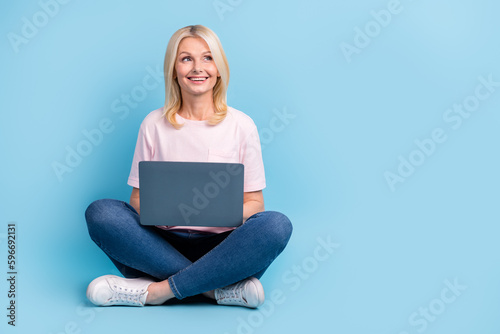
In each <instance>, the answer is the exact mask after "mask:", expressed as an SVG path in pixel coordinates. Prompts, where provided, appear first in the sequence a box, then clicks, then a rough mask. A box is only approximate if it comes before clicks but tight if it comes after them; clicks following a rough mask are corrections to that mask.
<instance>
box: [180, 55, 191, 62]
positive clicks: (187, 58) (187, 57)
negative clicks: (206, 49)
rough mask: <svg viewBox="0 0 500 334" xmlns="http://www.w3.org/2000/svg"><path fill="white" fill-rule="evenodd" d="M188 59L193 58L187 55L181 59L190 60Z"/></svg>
mask: <svg viewBox="0 0 500 334" xmlns="http://www.w3.org/2000/svg"><path fill="white" fill-rule="evenodd" d="M188 60H191V57H189V56H186V57H182V58H181V61H183V62H184V61H188Z"/></svg>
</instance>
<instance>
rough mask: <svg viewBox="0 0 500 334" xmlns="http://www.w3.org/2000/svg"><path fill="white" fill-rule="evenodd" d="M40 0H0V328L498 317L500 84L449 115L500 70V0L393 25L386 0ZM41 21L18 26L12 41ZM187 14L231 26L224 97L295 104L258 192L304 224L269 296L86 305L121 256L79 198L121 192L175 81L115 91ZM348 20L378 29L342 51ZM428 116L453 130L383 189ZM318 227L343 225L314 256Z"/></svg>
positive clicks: (428, 11) (170, 327) (429, 325)
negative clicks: (105, 124)
mask: <svg viewBox="0 0 500 334" xmlns="http://www.w3.org/2000/svg"><path fill="white" fill-rule="evenodd" d="M43 3H44V2H43V1H42V2H41V3H39V2H37V1H31V0H28V1H22V2H5V1H4V2H2V4H1V5H0V7H1V8H0V13H1V14H0V17H1V20H0V32H1V35H2V36H4V37H3V38H2V39H1V40H0V43H1V50H2V52H1V55H0V57H1V59H0V64H1V65H0V66H1V67H2V70H1V73H2V81H1V89H0V99H1V102H2V112H1V115H2V116H1V117H2V120H1V122H0V134H1V140H0V149H1V151H0V152H1V155H2V163H1V167H0V168H1V180H2V181H1V182H0V184H1V185H2V194H1V202H0V203H1V210H0V215H1V216H0V224H1V225H0V268H3V269H2V275H0V278H1V279H0V296H2V297H1V298H0V304H1V305H0V306H1V307H0V309H1V310H3V311H1V312H0V319H3V320H1V323H0V328H1V329H0V331H1V332H2V333H14V332H17V333H21V332H22V333H28V332H33V333H47V334H49V333H54V334H55V333H93V334H95V333H108V332H110V331H112V332H116V333H119V332H123V333H135V332H140V331H141V330H143V329H147V330H148V331H149V330H154V331H155V332H157V333H173V332H180V333H199V332H203V333H230V334H233V333H276V332H280V333H286V332H291V333H303V332H309V333H316V332H320V331H321V332H323V331H324V332H329V333H384V334H404V333H424V332H425V333H429V334H430V333H456V334H458V333H499V331H500V322H499V321H498V318H499V315H500V269H499V268H500V263H499V262H500V261H499V260H500V243H498V241H497V239H498V232H499V228H498V222H499V218H500V213H499V210H498V199H499V196H498V194H499V190H498V189H500V179H499V177H498V171H499V170H500V160H499V159H498V143H499V139H500V132H499V131H498V128H499V121H500V116H499V112H498V111H499V108H500V89H499V87H495V88H494V89H492V92H490V94H489V96H488V98H486V99H484V100H482V101H480V104H479V106H478V107H477V108H475V110H474V111H473V112H471V115H470V117H469V118H467V119H463V123H462V124H461V126H460V127H459V128H458V129H453V127H452V125H453V124H454V123H450V122H446V121H445V120H444V119H443V116H444V115H445V113H446V111H447V110H448V109H449V108H451V107H452V106H453V105H454V104H461V103H463V102H464V101H465V100H466V99H467V98H468V97H470V96H473V95H474V94H475V89H476V87H477V86H478V85H480V84H481V81H480V80H479V79H478V78H479V77H483V78H485V79H487V78H488V77H489V76H491V77H492V80H493V81H495V82H498V81H500V65H499V63H498V59H500V46H499V43H498V36H497V35H498V34H497V33H498V31H499V29H500V21H499V20H498V12H499V10H500V5H499V4H498V2H496V1H493V0H475V1H472V0H466V1H452V0H442V1H429V0H420V1H410V0H401V2H400V5H399V7H398V8H399V12H398V13H397V14H394V13H393V14H391V18H390V19H388V18H387V17H385V19H386V21H385V22H384V26H382V25H381V24H379V23H374V22H376V21H375V18H374V14H373V13H372V12H371V11H375V12H376V13H381V12H380V11H381V10H386V9H387V8H388V6H389V7H390V6H392V5H391V1H386V0H382V1H381V0H376V1H375V0H362V1H355V2H347V1H326V0H323V1H319V0H311V1H274V2H268V1H263V0H254V1H244V0H243V1H238V0H232V1H230V0H220V1H211V0H210V1H185V2H181V1H175V2H173V1H143V2H139V1H123V0H122V1H105V2H103V1H78V0H74V1H70V2H68V3H67V4H60V5H58V8H56V7H54V6H52V7H47V6H43V5H42V4H43ZM47 3H51V2H50V1H47ZM52 3H53V2H52ZM221 3H222V4H225V6H226V7H225V11H223V12H222V11H221V9H219V10H217V9H216V7H217V5H219V6H221V5H220V4H221ZM43 7H46V8H51V9H45V10H44V9H43ZM391 8H392V7H391ZM44 11H45V12H51V13H52V16H49V15H47V14H43V12H44ZM40 13H42V14H40ZM382 13H384V12H382ZM44 15H45V18H48V19H47V20H46V21H45V22H44V20H43V19H44ZM380 15H381V14H380ZM375 16H377V15H375ZM23 18H25V19H23ZM379 19H380V17H379ZM37 20H38V21H37ZM35 21H36V22H38V24H39V25H40V27H38V28H37V30H38V31H36V33H35V32H33V31H31V35H32V36H31V37H30V38H27V40H26V42H27V43H23V44H20V45H17V47H16V46H14V45H13V44H12V43H11V42H10V41H9V36H11V38H12V36H13V35H12V34H17V35H19V36H21V35H22V32H23V26H24V25H27V23H26V22H31V23H34V22H35ZM189 24H203V25H206V26H208V27H210V28H211V29H213V30H214V31H215V32H216V33H217V34H218V36H219V37H220V39H221V41H222V44H223V46H224V49H225V51H226V54H227V57H228V60H229V64H230V68H231V81H230V85H229V93H228V102H229V104H230V105H231V106H233V107H235V108H237V109H240V110H242V111H244V112H245V113H247V114H248V115H250V116H251V117H252V118H253V119H254V121H255V122H256V124H257V126H258V127H259V128H260V129H265V128H270V126H271V124H274V123H272V122H274V121H273V118H275V117H276V110H278V111H281V112H283V111H284V110H286V111H287V113H289V114H292V115H293V116H294V118H290V119H288V124H286V126H284V127H283V128H282V130H280V131H274V132H273V131H271V134H272V137H267V139H266V140H265V141H266V143H265V147H264V150H263V155H264V162H265V168H266V176H267V181H268V187H267V189H266V190H265V192H264V196H265V199H266V208H267V209H270V210H279V211H282V212H284V213H286V214H287V215H288V216H289V217H290V219H291V220H292V222H293V223H294V227H295V230H294V235H293V237H292V239H291V240H290V243H289V246H288V247H287V249H286V250H285V251H284V252H283V253H282V255H281V256H280V257H279V258H278V259H277V260H276V261H275V262H274V264H273V265H272V266H271V268H270V269H269V271H268V272H267V273H266V275H265V276H264V277H263V279H262V281H263V284H264V286H265V289H266V293H267V297H268V299H267V302H266V304H264V307H263V308H262V309H261V310H257V311H256V310H249V309H244V308H238V307H216V306H213V305H210V304H204V303H194V304H180V305H171V306H162V307H146V308H141V309H138V308H125V307H114V308H95V307H92V305H90V303H89V302H88V301H87V300H86V298H85V289H86V287H87V285H88V283H89V282H90V281H91V280H92V279H93V278H95V277H97V276H100V275H103V274H109V273H114V274H116V273H117V271H116V269H114V267H113V266H112V264H111V262H110V261H109V260H108V259H107V258H106V256H105V255H104V254H103V253H102V252H101V251H100V250H99V249H98V248H97V246H95V245H94V244H93V242H92V241H91V240H90V238H89V236H88V233H87V229H86V225H85V220H84V216H83V213H84V210H85V208H86V207H87V205H88V204H89V203H90V202H91V201H93V200H95V199H98V198H105V197H109V198H117V199H121V200H128V198H129V195H130V191H131V189H130V187H129V186H128V185H127V184H126V180H127V177H128V173H129V170H130V165H131V161H132V154H133V150H134V146H135V141H136V138H137V132H138V129H139V125H140V123H141V121H142V119H143V118H144V117H145V116H146V115H147V114H148V113H149V112H150V111H152V110H154V109H156V108H159V107H161V106H162V104H163V102H164V88H163V85H162V84H159V85H158V86H157V87H156V88H155V89H151V90H144V89H143V90H142V91H143V92H146V93H147V94H146V95H144V96H140V98H139V100H140V101H135V102H136V104H135V105H134V107H129V108H128V113H127V114H125V113H121V112H120V113H115V112H114V109H113V103H117V102H115V100H117V99H118V100H120V98H121V97H122V95H127V94H128V95H131V93H132V92H135V94H138V92H139V91H140V90H141V88H137V87H140V86H141V85H142V84H143V79H144V78H145V77H146V76H147V75H148V73H149V72H148V69H153V70H154V69H156V68H160V69H161V68H162V64H163V57H164V52H165V48H166V45H167V42H168V40H169V38H170V36H171V35H172V34H173V33H174V32H175V31H176V30H177V29H179V28H181V27H184V26H186V25H189ZM377 27H378V28H379V29H378V30H377ZM26 29H28V28H24V30H26ZM357 29H360V30H361V31H365V29H368V33H369V34H370V35H371V36H372V37H369V36H368V38H369V43H368V42H367V41H366V39H367V38H366V37H365V40H364V42H365V43H367V44H368V45H363V47H358V48H357V53H353V54H351V55H350V56H346V55H345V54H344V53H343V51H342V45H344V46H345V45H346V44H342V43H348V44H350V45H351V46H353V47H356V44H355V43H356V41H357V42H358V46H359V43H360V41H361V42H363V38H362V37H359V36H357V34H358V35H359V32H358V33H357V32H356V31H359V30H357ZM369 29H372V30H369ZM28 30H29V29H28ZM25 33H27V32H26V31H25ZM365 33H366V32H365ZM9 34H10V35H9ZM16 50H17V52H16ZM150 83H151V84H152V83H153V81H150ZM482 92H483V93H484V92H487V90H485V89H483V90H482ZM136 96H137V95H136ZM468 101H469V102H470V101H473V99H472V100H471V99H470V98H469V100H468ZM121 106H123V104H121ZM120 116H121V118H120ZM104 119H109V120H111V122H112V126H113V131H112V132H111V133H108V134H105V135H104V136H103V139H102V141H100V142H99V143H98V145H93V147H92V150H91V152H90V154H88V155H87V156H85V157H83V158H82V160H81V161H80V162H79V163H78V164H77V166H76V167H74V168H72V171H71V172H67V173H65V174H63V175H62V177H61V179H59V178H58V177H57V175H56V173H55V171H54V169H53V164H54V162H58V163H61V164H65V159H66V156H67V154H68V151H67V147H70V148H71V149H76V148H77V146H78V145H79V144H80V145H82V144H81V143H82V141H84V140H85V136H84V134H83V132H82V131H85V130H86V131H91V130H92V129H95V128H97V127H98V126H99V123H100V122H101V121H102V120H104ZM435 128H441V129H442V131H443V133H444V134H445V136H446V141H445V142H443V143H438V144H436V147H435V148H434V150H433V152H432V154H429V155H428V156H425V158H424V159H425V160H424V161H423V162H422V161H420V162H421V164H420V165H419V166H417V167H416V168H415V170H414V171H413V173H412V174H411V175H409V176H408V177H405V178H404V179H405V181H404V182H402V183H397V184H395V186H394V190H392V189H391V187H390V186H389V184H388V182H387V181H386V178H385V176H384V173H386V172H387V171H389V172H392V173H398V171H397V169H398V165H399V164H400V160H399V157H400V156H402V157H403V158H405V159H409V157H410V156H411V154H412V152H414V151H415V150H417V149H418V147H417V146H416V144H415V140H420V141H422V140H424V139H426V138H430V137H431V133H432V131H433V130H434V129H435ZM267 133H268V135H269V131H268V132H267ZM413 154H414V155H413V156H414V158H415V157H416V158H418V157H419V155H418V153H413ZM422 157H423V155H421V156H420V158H422ZM421 160H422V159H421ZM8 222H16V223H17V232H18V241H17V247H18V267H17V270H18V273H19V274H18V282H17V283H18V287H17V290H18V291H17V292H18V296H17V297H18V298H17V300H16V302H17V326H16V327H15V328H12V327H11V326H8V325H7V320H8V319H7V318H6V316H5V315H6V313H7V311H6V307H7V305H8V302H9V300H8V298H7V291H8V286H7V281H6V278H7V274H6V273H7V271H8V270H7V243H6V233H7V223H8ZM318 238H320V240H323V241H325V240H328V238H330V240H331V241H332V242H334V243H338V244H339V245H338V247H337V248H336V249H335V251H334V252H332V253H331V254H329V253H324V252H323V253H321V254H322V255H323V257H322V259H321V260H318V258H315V257H314V254H315V250H316V249H317V247H320V245H321V242H320V241H318ZM325 254H327V255H328V256H326V255H325ZM325 257H326V258H325ZM446 281H448V282H450V283H452V284H453V283H454V282H457V284H459V285H460V289H461V290H459V291H457V292H455V294H454V293H453V292H452V290H446V289H447V285H446V283H445V282H446ZM443 293H444V296H445V299H443ZM272 295H276V296H278V295H280V296H281V297H280V298H278V299H275V300H274V302H273V300H272V298H271V296H272ZM450 299H453V301H452V302H450ZM446 301H447V302H446ZM425 309H429V310H430V311H428V312H431V313H429V315H428V317H427V318H425V317H424V316H423V315H422V314H423V313H421V312H425ZM412 317H413V318H412ZM411 319H413V322H412V320H411ZM431 319H432V320H431Z"/></svg>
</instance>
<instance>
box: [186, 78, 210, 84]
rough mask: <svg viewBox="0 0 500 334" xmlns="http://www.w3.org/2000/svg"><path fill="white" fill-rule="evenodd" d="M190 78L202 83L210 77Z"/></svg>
mask: <svg viewBox="0 0 500 334" xmlns="http://www.w3.org/2000/svg"><path fill="white" fill-rule="evenodd" d="M188 79H189V80H190V81H192V82H200V83H202V82H205V81H206V80H207V79H208V77H188Z"/></svg>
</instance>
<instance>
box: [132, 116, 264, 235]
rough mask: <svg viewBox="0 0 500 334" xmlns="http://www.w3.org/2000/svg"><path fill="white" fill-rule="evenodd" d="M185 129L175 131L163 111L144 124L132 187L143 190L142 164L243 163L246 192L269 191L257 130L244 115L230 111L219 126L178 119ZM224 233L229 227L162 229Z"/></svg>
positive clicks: (136, 151)
mask: <svg viewBox="0 0 500 334" xmlns="http://www.w3.org/2000/svg"><path fill="white" fill-rule="evenodd" d="M176 119H177V122H178V123H180V124H184V125H183V126H182V128H180V129H176V128H174V127H173V126H172V125H171V124H170V123H169V122H168V121H167V119H166V118H165V116H164V115H163V108H159V109H156V110H154V111H152V112H151V113H149V114H148V115H147V116H146V118H145V119H144V121H143V122H142V124H141V127H140V129H139V136H138V138H137V144H136V147H135V152H134V158H133V161H132V169H131V171H130V175H129V178H128V184H129V185H130V186H132V187H135V188H139V161H192V162H233V163H242V164H243V165H244V166H245V169H244V192H250V191H258V190H262V189H264V188H265V187H266V180H265V174H264V163H263V161H262V152H261V146H260V140H259V134H258V132H257V127H256V126H255V123H254V122H253V120H252V119H251V118H250V117H249V116H248V115H246V114H244V113H243V112H241V111H239V110H236V109H234V108H231V107H228V111H227V116H226V118H225V119H224V120H223V121H222V122H220V123H219V124H217V125H210V124H208V122H206V121H194V120H189V119H185V118H183V117H181V116H179V115H176ZM162 228H164V229H175V230H195V231H205V232H214V233H220V232H223V231H228V230H231V229H233V228H226V227H200V226H196V227H195V226H193V227H186V226H183V227H176V226H168V227H162Z"/></svg>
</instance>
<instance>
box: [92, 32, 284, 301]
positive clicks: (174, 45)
mask: <svg viewBox="0 0 500 334" xmlns="http://www.w3.org/2000/svg"><path fill="white" fill-rule="evenodd" d="M164 73H165V90H166V94H165V96H166V100H165V105H164V107H162V108H160V109H157V110H154V111H152V112H151V113H150V114H148V115H147V116H146V118H145V119H144V121H143V122H142V124H141V127H140V130H139V136H138V139H137V144H136V148H135V153H134V158H133V162H132V168H131V172H130V176H129V179H128V184H129V185H130V186H132V187H133V189H132V194H131V196H130V204H129V203H125V202H122V201H118V200H112V199H103V200H97V201H95V202H93V203H91V204H90V205H89V207H88V208H87V210H86V212H85V217H86V220H87V225H88V229H89V234H90V236H91V238H92V240H93V241H94V242H95V243H96V244H97V245H98V246H99V247H100V248H101V249H102V250H103V251H104V252H105V253H106V255H107V256H108V257H109V258H110V259H111V261H112V262H113V263H114V264H115V265H116V267H117V268H118V269H119V271H120V272H121V273H122V275H123V276H124V277H118V276H114V275H105V276H101V277H98V278H96V279H94V280H93V281H92V282H91V283H90V285H89V287H88V289H87V297H88V299H89V300H90V301H91V302H92V303H94V304H95V305H99V306H111V305H130V306H144V305H160V304H163V303H164V302H166V301H167V300H169V299H172V298H177V299H183V298H186V297H189V296H194V295H199V294H203V295H204V296H206V297H208V298H211V299H215V300H216V301H217V303H218V304H222V305H239V306H245V307H250V308H256V307H258V306H260V305H261V304H262V303H263V302H264V289H263V287H262V284H261V283H260V281H259V278H260V277H261V276H262V275H263V274H264V272H265V271H266V269H267V268H268V267H269V265H270V264H271V263H272V262H273V261H274V259H275V258H276V257H277V256H278V255H279V254H280V253H281V252H282V251H283V249H284V248H285V246H286V244H287V242H288V240H289V238H290V235H291V233H292V225H291V223H290V221H289V219H288V218H287V217H286V216H285V215H283V214H281V213H278V212H273V211H264V198H263V195H262V189H263V188H265V186H266V182H265V176H264V165H263V162H262V154H261V148H260V141H259V136H258V132H257V128H256V126H255V124H254V122H253V121H252V119H251V118H250V117H249V116H247V115H245V114H244V113H243V112H241V111H238V110H236V109H234V108H231V107H229V106H227V103H226V91H227V87H228V82H229V66H228V63H227V60H226V56H225V54H224V51H223V49H222V46H221V44H220V41H219V38H218V37H217V35H215V33H214V32H213V31H211V30H210V29H208V28H206V27H204V26H200V25H195V26H188V27H185V28H182V29H179V30H178V31H177V32H175V33H174V35H173V36H172V37H171V39H170V41H169V43H168V46H167V52H166V55H165V66H164ZM151 160H153V161H194V162H235V163H243V164H244V166H245V169H244V199H243V202H244V204H243V221H244V222H243V224H242V225H240V226H238V227H236V228H224V227H195V226H193V227H186V226H184V227H177V226H155V227H148V226H142V225H141V224H140V223H139V214H140V198H139V178H138V163H139V161H151Z"/></svg>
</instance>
